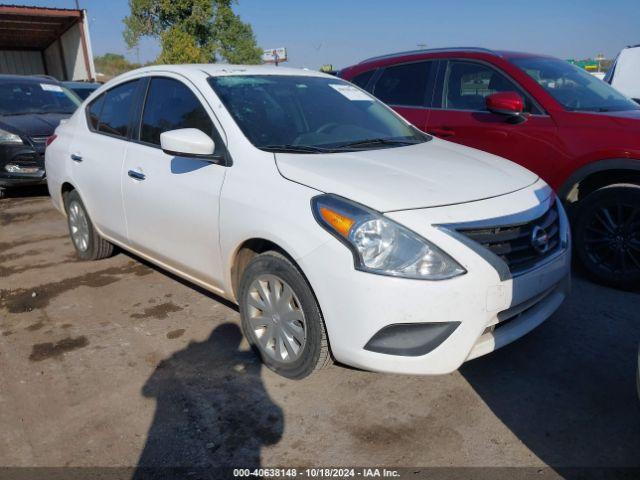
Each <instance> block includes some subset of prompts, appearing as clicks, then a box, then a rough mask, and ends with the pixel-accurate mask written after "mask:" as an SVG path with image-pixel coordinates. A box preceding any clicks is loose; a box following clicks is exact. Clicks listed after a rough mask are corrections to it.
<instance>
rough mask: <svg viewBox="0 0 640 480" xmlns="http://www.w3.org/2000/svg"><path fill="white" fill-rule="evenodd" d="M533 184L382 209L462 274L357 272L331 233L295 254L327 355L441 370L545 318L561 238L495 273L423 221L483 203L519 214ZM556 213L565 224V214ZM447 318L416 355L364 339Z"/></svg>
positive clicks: (394, 367) (562, 266) (530, 199)
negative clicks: (522, 264)
mask: <svg viewBox="0 0 640 480" xmlns="http://www.w3.org/2000/svg"><path fill="white" fill-rule="evenodd" d="M547 190H548V189H547ZM532 193H533V195H531V194H532ZM540 193H541V192H540V191H538V192H527V191H523V192H518V193H516V194H512V195H511V196H510V197H512V201H511V202H508V201H505V199H504V198H502V200H498V199H491V200H487V201H483V202H475V203H476V204H482V203H484V204H485V205H474V207H473V208H472V209H471V210H469V209H468V208H467V209H466V211H465V208H464V206H460V207H443V208H434V209H424V210H423V211H411V212H396V213H390V214H388V216H390V217H392V218H394V219H395V220H396V221H399V222H400V223H403V224H404V225H405V226H407V227H409V228H412V229H413V230H414V231H416V232H417V233H419V234H421V235H423V236H425V238H428V239H429V240H430V241H433V242H434V243H435V244H436V245H438V246H439V247H441V248H443V249H444V250H445V251H446V252H447V253H449V254H450V255H452V256H453V258H455V259H456V260H457V261H458V262H459V263H461V264H462V265H463V267H465V269H466V270H467V273H466V274H464V275H461V276H458V277H455V278H452V279H449V280H445V281H425V280H410V279H402V278H393V277H387V276H381V275H373V274H370V273H364V272H360V271H357V270H355V269H354V268H353V259H352V256H351V253H350V252H349V250H348V249H347V248H345V247H344V246H343V245H342V244H340V243H339V242H337V241H333V240H331V241H328V242H326V243H325V244H324V245H322V246H321V247H319V248H318V249H316V250H315V251H314V252H312V253H311V254H309V255H307V256H305V257H303V258H301V259H298V262H299V264H300V266H301V268H302V270H303V271H304V272H305V274H306V275H307V277H308V279H309V281H310V283H311V285H312V287H313V289H314V292H315V294H316V296H317V298H318V301H319V303H320V308H321V310H322V313H323V316H324V319H325V323H326V327H327V331H328V335H329V342H330V345H331V350H332V352H333V355H334V357H335V358H336V360H338V361H340V362H343V363H346V364H349V365H352V366H355V367H359V368H364V369H367V370H373V371H381V372H395V373H407V374H443V373H449V372H451V371H454V370H456V369H457V368H459V367H460V365H462V363H463V362H465V361H466V360H470V359H472V358H476V357H478V356H481V355H484V354H486V353H489V352H491V351H493V350H495V349H497V348H500V347H502V346H504V345H506V344H508V343H510V342H512V341H514V340H516V339H517V338H520V337H521V336H522V335H524V334H526V333H527V332H529V331H531V330H532V329H534V328H535V327H536V326H538V325H539V324H541V323H542V322H543V321H544V320H546V319H547V318H548V317H549V316H550V315H551V314H552V313H553V312H554V311H555V310H556V309H557V308H558V307H559V306H560V304H561V303H562V301H563V300H564V299H565V298H566V296H567V295H568V293H569V289H570V276H569V275H570V264H571V251H570V247H569V244H570V243H569V244H567V245H565V246H564V247H563V249H561V250H560V251H559V252H558V253H557V254H556V255H554V256H553V257H552V258H549V259H548V260H547V261H545V262H544V263H542V264H540V265H538V266H536V267H535V268H533V269H531V270H529V271H527V272H526V273H524V274H522V275H519V276H517V277H515V278H507V279H504V278H503V279H501V277H500V275H499V273H498V272H497V271H496V269H495V267H494V266H493V265H492V264H490V263H489V262H487V261H486V259H485V258H483V257H482V256H481V255H478V253H477V252H476V251H474V250H472V249H470V248H468V247H467V246H466V245H464V244H462V243H460V242H457V241H456V240H455V239H453V238H452V237H451V236H449V235H447V234H446V233H445V232H443V231H441V230H439V229H437V228H433V225H438V224H442V223H446V221H443V220H447V219H448V220H451V219H452V218H453V219H454V220H456V221H457V220H460V219H467V220H471V221H473V220H475V219H476V218H474V215H482V214H483V215H484V216H485V217H486V216H487V213H486V212H491V215H490V216H491V217H497V216H505V217H509V218H510V217H512V216H513V215H518V214H520V215H523V213H522V212H525V213H524V215H527V214H531V212H529V213H526V212H527V211H528V207H535V206H540V205H541V203H540ZM548 193H550V191H549V192H548ZM550 201H552V200H549V202H550ZM549 202H547V203H549ZM523 207H524V208H523ZM474 209H475V213H474ZM481 212H484V213H481ZM458 214H459V215H458ZM465 215H466V218H465ZM427 217H430V219H429V220H428V221H426V220H427ZM562 221H563V222H564V227H565V228H568V225H567V224H566V217H564V218H563V220H562ZM421 228H422V231H420V229H421ZM453 322H455V323H458V325H457V327H456V328H455V330H453V331H452V332H450V333H449V334H448V336H446V339H445V340H444V341H442V343H440V344H439V345H437V346H435V348H433V349H431V350H430V351H429V352H428V353H426V354H424V355H394V354H387V353H380V352H375V351H371V350H370V349H367V348H365V347H366V346H367V344H368V342H369V341H370V340H371V339H372V338H373V337H374V336H375V335H376V334H377V333H378V332H380V331H381V330H383V329H384V328H385V327H389V326H390V325H397V324H427V323H453Z"/></svg>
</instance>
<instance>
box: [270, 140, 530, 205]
mask: <svg viewBox="0 0 640 480" xmlns="http://www.w3.org/2000/svg"><path fill="white" fill-rule="evenodd" d="M276 163H277V165H278V169H279V171H280V173H281V174H282V176H284V177H285V178H287V179H289V180H291V181H294V182H298V183H301V184H304V185H307V186H309V187H312V188H314V189H317V190H320V191H322V192H325V193H334V194H337V195H340V196H343V197H346V198H349V199H351V200H354V201H356V202H359V203H362V204H363V205H366V206H368V207H371V208H374V209H376V210H378V211H380V212H389V211H395V210H407V209H412V208H426V207H437V206H442V205H453V204H457V203H466V202H472V201H476V200H483V199H487V198H491V197H497V196H500V195H505V194H507V193H511V192H514V191H516V190H520V189H522V188H526V187H528V186H529V185H531V184H533V183H535V182H536V181H537V179H538V177H537V175H535V174H534V173H532V172H530V171H529V170H526V169H525V168H523V167H520V166H519V165H516V164H515V163H513V162H510V161H508V160H505V159H503V158H500V157H497V156H495V155H491V154H488V153H484V152H481V151H480V150H475V149H473V148H468V147H463V146H461V145H457V144H454V143H450V142H446V141H443V140H438V139H433V140H431V141H429V142H426V143H422V144H419V145H411V146H406V147H398V148H383V149H379V150H369V151H360V152H345V153H328V154H291V153H277V154H276Z"/></svg>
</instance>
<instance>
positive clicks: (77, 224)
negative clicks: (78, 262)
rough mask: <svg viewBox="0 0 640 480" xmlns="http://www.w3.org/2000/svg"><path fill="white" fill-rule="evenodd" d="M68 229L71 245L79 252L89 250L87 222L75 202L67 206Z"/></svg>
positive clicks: (82, 210)
mask: <svg viewBox="0 0 640 480" xmlns="http://www.w3.org/2000/svg"><path fill="white" fill-rule="evenodd" d="M69 229H70V230H71V239H72V240H73V244H74V245H75V246H76V248H77V249H78V250H80V251H81V252H86V251H87V248H89V222H88V221H87V215H86V214H85V213H84V209H83V208H82V207H81V206H80V204H79V203H78V202H76V201H72V202H71V203H70V204H69Z"/></svg>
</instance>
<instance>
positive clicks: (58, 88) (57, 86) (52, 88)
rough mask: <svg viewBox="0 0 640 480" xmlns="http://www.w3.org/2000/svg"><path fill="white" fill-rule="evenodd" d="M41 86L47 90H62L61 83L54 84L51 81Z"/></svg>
mask: <svg viewBox="0 0 640 480" xmlns="http://www.w3.org/2000/svg"><path fill="white" fill-rule="evenodd" d="M40 88H42V89H43V90H46V91H47V92H62V91H63V90H62V87H61V86H60V85H53V84H51V83H41V84H40Z"/></svg>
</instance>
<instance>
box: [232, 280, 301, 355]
mask: <svg viewBox="0 0 640 480" xmlns="http://www.w3.org/2000/svg"><path fill="white" fill-rule="evenodd" d="M245 306H246V311H247V316H248V319H249V324H250V326H251V329H252V330H253V333H254V335H255V337H256V339H257V341H258V344H259V346H260V349H261V350H262V351H263V352H264V353H266V354H267V355H269V357H271V358H273V359H274V360H277V361H279V362H282V363H291V362H294V361H295V360H297V359H298V358H299V357H300V355H301V354H302V351H303V349H304V345H305V342H306V333H307V327H306V321H305V317H304V313H303V311H302V308H301V306H300V301H299V300H298V297H297V296H296V294H295V293H294V292H293V290H292V288H291V287H290V286H289V285H288V284H287V283H286V282H285V281H284V280H282V279H281V278H279V277H277V276H275V275H261V276H259V277H258V278H256V279H255V280H254V281H253V283H252V284H251V286H250V287H249V293H248V295H247V298H246V300H245Z"/></svg>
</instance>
